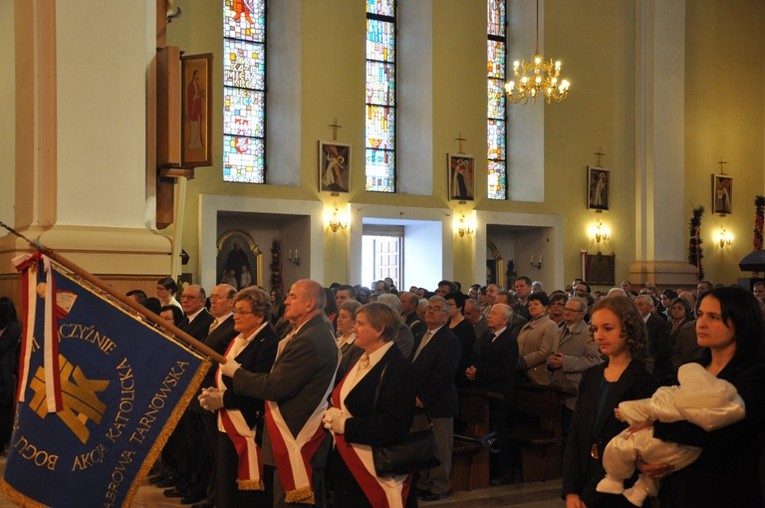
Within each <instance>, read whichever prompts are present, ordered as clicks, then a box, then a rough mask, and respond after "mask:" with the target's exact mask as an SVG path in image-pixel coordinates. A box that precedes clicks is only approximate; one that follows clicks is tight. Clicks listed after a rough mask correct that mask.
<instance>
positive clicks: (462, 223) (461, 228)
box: [456, 215, 475, 238]
mask: <svg viewBox="0 0 765 508" xmlns="http://www.w3.org/2000/svg"><path fill="white" fill-rule="evenodd" d="M456 227H457V233H459V235H460V238H463V237H465V236H466V235H467V236H471V235H472V234H473V233H475V226H474V225H473V224H471V221H470V220H466V219H465V216H464V215H461V216H460V218H459V221H457V224H456Z"/></svg>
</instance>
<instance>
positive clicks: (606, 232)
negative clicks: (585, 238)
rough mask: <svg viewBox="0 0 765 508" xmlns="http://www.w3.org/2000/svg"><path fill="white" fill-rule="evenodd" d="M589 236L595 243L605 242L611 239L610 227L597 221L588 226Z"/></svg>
mask: <svg viewBox="0 0 765 508" xmlns="http://www.w3.org/2000/svg"><path fill="white" fill-rule="evenodd" d="M590 237H591V238H592V239H593V240H595V241H596V242H597V243H600V242H607V241H609V240H610V239H611V229H610V228H609V227H607V226H604V225H603V223H602V222H600V221H598V223H597V224H595V225H594V226H593V227H591V228H590Z"/></svg>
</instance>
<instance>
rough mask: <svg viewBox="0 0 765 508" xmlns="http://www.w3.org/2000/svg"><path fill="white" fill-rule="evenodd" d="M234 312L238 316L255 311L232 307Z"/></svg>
mask: <svg viewBox="0 0 765 508" xmlns="http://www.w3.org/2000/svg"><path fill="white" fill-rule="evenodd" d="M234 314H236V315H238V316H242V315H244V314H255V313H254V312H252V311H251V310H240V309H234Z"/></svg>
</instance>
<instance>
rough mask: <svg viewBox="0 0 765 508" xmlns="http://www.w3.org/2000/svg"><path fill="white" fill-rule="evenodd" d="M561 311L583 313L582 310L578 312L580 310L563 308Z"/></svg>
mask: <svg viewBox="0 0 765 508" xmlns="http://www.w3.org/2000/svg"><path fill="white" fill-rule="evenodd" d="M563 310H564V311H566V310H567V311H569V312H584V310H580V309H572V308H571V307H563Z"/></svg>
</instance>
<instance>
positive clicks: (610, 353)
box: [562, 296, 663, 508]
mask: <svg viewBox="0 0 765 508" xmlns="http://www.w3.org/2000/svg"><path fill="white" fill-rule="evenodd" d="M590 330H591V331H592V335H593V337H594V339H595V342H597V344H598V348H599V349H600V353H601V354H603V355H605V356H606V357H607V358H608V359H607V361H606V362H605V363H602V364H600V365H596V366H594V367H592V368H590V369H588V370H586V371H585V372H584V374H583V375H582V381H581V383H580V384H579V396H578V399H577V402H576V409H575V410H574V416H573V419H572V422H571V427H570V430H569V436H568V442H567V444H566V450H565V453H564V456H563V489H562V494H563V498H564V499H565V501H566V507H567V508H584V507H586V508H593V507H611V506H632V505H631V504H630V503H629V502H628V501H627V500H626V498H625V497H623V496H620V495H615V494H604V493H601V492H596V490H595V487H596V485H597V484H598V482H600V480H602V479H603V478H604V476H605V470H604V469H603V462H602V457H603V450H604V449H605V447H606V445H607V444H608V442H609V441H610V440H611V439H612V438H613V437H614V436H616V435H617V434H619V433H620V432H621V431H623V430H624V429H626V428H627V426H628V425H627V424H626V423H624V422H621V421H619V420H618V419H617V418H616V416H615V414H614V409H615V408H616V407H618V405H619V403H620V402H622V401H624V400H634V399H641V398H646V397H650V396H651V394H652V393H653V392H654V391H655V390H656V388H658V386H659V384H658V382H657V381H656V379H655V378H654V377H653V376H652V375H651V373H650V372H648V370H647V369H646V367H645V364H644V361H645V359H646V358H647V357H648V353H649V352H648V348H647V345H646V344H647V342H646V340H647V338H646V328H645V323H644V322H643V318H642V317H641V316H640V312H638V309H637V307H636V306H635V304H634V303H633V302H632V300H631V299H630V298H628V297H625V296H611V297H608V298H604V299H603V300H600V301H598V302H597V303H596V304H595V308H594V310H593V312H592V320H591V323H590ZM628 486H629V485H628ZM662 508H663V507H662Z"/></svg>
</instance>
